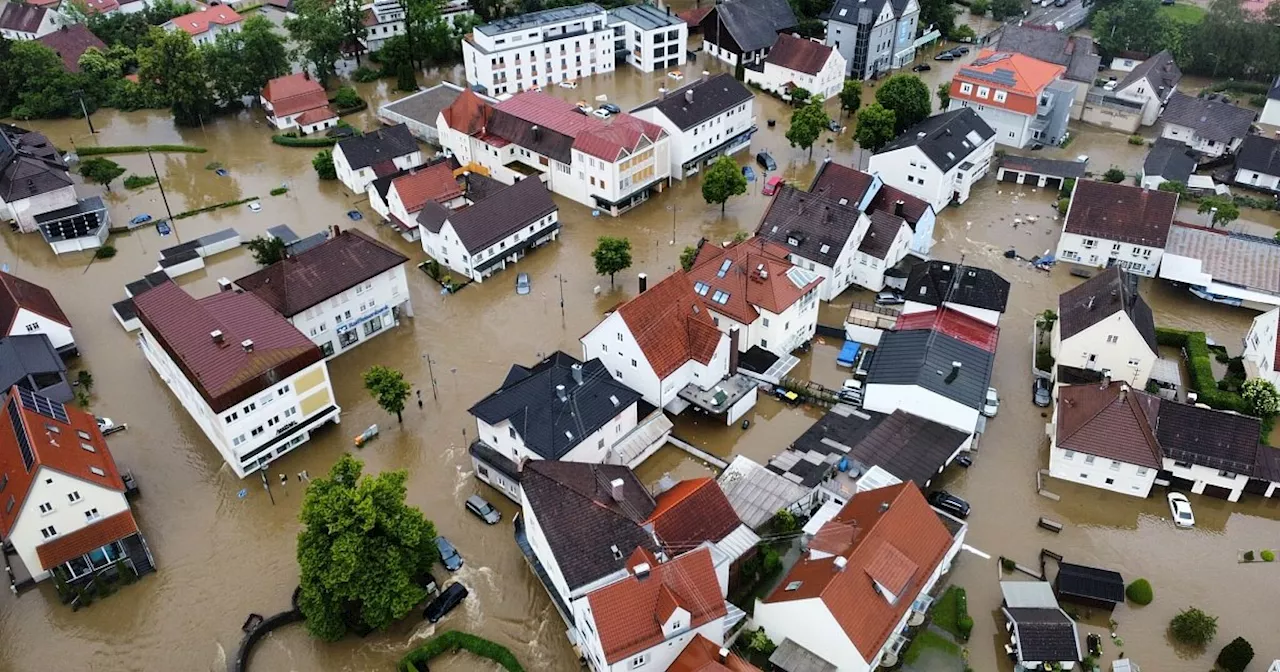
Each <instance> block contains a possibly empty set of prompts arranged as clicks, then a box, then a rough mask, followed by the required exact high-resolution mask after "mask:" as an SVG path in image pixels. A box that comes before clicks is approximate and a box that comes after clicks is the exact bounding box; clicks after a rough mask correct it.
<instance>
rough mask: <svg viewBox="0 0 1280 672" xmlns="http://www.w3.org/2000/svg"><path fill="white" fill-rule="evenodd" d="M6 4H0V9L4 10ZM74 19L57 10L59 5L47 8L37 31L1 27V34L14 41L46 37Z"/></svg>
mask: <svg viewBox="0 0 1280 672" xmlns="http://www.w3.org/2000/svg"><path fill="white" fill-rule="evenodd" d="M4 7H5V6H4V5H3V4H0V11H3V10H4ZM71 23H72V21H71V20H70V19H68V18H67V17H65V16H63V15H61V14H59V13H58V11H57V5H53V6H50V7H48V8H46V10H45V12H44V15H43V16H41V17H40V25H38V26H36V30H35V32H27V31H22V30H11V29H9V28H0V36H2V37H4V38H6V39H9V40H14V41H21V40H34V39H36V38H40V37H44V36H45V35H48V34H49V33H52V32H54V31H56V30H58V29H59V28H61V27H62V26H64V25H70V24H71Z"/></svg>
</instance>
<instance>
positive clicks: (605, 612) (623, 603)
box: [587, 548, 727, 664]
mask: <svg viewBox="0 0 1280 672" xmlns="http://www.w3.org/2000/svg"><path fill="white" fill-rule="evenodd" d="M587 600H588V602H589V603H590V605H591V611H592V613H593V615H594V617H595V622H596V632H597V633H598V634H599V635H600V645H601V646H602V647H603V648H604V657H605V660H606V662H608V663H610V664H613V663H616V662H618V661H620V660H625V659H626V658H627V657H629V656H632V655H634V654H637V653H640V652H641V651H645V650H647V649H649V648H651V647H653V646H657V645H658V644H661V643H662V642H663V641H665V640H666V637H665V636H664V635H663V632H662V626H663V625H665V623H666V620H667V619H666V618H663V616H662V613H663V612H664V611H665V612H666V615H667V617H670V615H671V613H672V611H674V609H673V608H672V606H673V605H674V606H676V607H679V608H681V609H684V610H685V611H688V612H689V624H688V627H690V628H698V627H701V626H703V625H706V624H707V623H709V622H711V621H713V620H715V619H717V618H723V617H724V616H725V614H726V613H727V612H726V609H725V606H724V598H722V597H721V596H720V580H719V579H717V578H716V569H715V565H714V564H712V562H711V551H709V550H707V549H705V548H702V549H698V550H696V551H692V552H690V553H685V554H684V555H682V556H680V557H678V558H675V559H674V560H671V561H668V562H666V563H664V564H661V565H655V566H653V567H651V568H650V570H649V574H648V576H645V577H644V578H639V577H636V576H635V575H634V574H633V575H632V576H629V577H627V578H626V579H623V580H621V581H617V582H615V583H611V584H609V585H607V586H605V587H603V588H599V589H597V590H594V591H592V592H591V593H588V594H587Z"/></svg>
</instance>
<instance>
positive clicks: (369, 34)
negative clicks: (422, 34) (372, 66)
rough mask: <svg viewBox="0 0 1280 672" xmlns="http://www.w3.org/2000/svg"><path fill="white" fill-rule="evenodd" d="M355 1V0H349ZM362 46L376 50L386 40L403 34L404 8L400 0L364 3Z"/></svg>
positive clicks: (369, 49) (376, 0)
mask: <svg viewBox="0 0 1280 672" xmlns="http://www.w3.org/2000/svg"><path fill="white" fill-rule="evenodd" d="M350 1H351V2H355V1H356V0H350ZM363 9H364V39H363V40H362V41H363V42H364V48H365V50H367V51H377V50H379V49H381V48H382V45H384V44H386V42H387V40H389V39H391V38H393V37H395V36H397V35H404V34H405V22H404V20H405V8H404V5H403V4H402V3H401V2H400V0H375V1H374V2H371V3H369V4H367V5H364V7H363Z"/></svg>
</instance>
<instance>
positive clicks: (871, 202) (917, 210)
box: [809, 159, 937, 289]
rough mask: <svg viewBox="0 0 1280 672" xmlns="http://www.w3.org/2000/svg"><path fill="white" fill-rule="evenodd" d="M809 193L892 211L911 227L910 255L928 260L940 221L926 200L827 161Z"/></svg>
mask: <svg viewBox="0 0 1280 672" xmlns="http://www.w3.org/2000/svg"><path fill="white" fill-rule="evenodd" d="M809 191H810V192H812V193H815V194H821V195H825V196H827V197H829V198H835V199H837V200H839V199H841V198H843V199H845V200H846V201H847V202H850V203H858V204H860V205H861V206H862V209H863V210H864V211H866V212H874V211H876V210H885V211H889V212H892V213H893V214H894V216H896V217H901V218H902V219H903V220H904V221H906V223H907V226H909V227H911V240H910V241H909V242H908V243H907V251H908V253H911V254H915V255H916V256H919V257H927V256H928V255H929V250H932V249H933V225H934V222H935V221H936V218H937V213H936V211H935V210H934V208H933V206H932V205H929V203H928V202H927V201H925V200H923V199H920V198H917V197H915V196H912V195H911V194H909V193H907V192H905V191H902V190H901V189H898V188H896V187H892V186H890V185H888V184H885V182H884V180H882V179H881V178H880V176H879V175H871V174H868V173H864V172H862V171H860V170H858V169H856V168H851V167H849V166H842V165H840V164H838V163H835V162H834V161H831V160H830V159H827V160H824V161H823V162H822V165H820V166H818V173H817V175H815V176H814V178H813V184H811V185H810V186H809ZM868 197H869V198H868ZM872 287H873V285H869V286H868V288H869V289H870V288H872Z"/></svg>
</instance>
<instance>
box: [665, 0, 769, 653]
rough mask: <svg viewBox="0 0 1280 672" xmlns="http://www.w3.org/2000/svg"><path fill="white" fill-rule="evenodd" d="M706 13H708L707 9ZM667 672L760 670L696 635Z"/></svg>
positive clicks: (700, 635) (708, 9)
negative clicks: (726, 653) (725, 654)
mask: <svg viewBox="0 0 1280 672" xmlns="http://www.w3.org/2000/svg"><path fill="white" fill-rule="evenodd" d="M706 11H710V8H707V10H706ZM667 672H760V668H758V667H756V666H755V665H752V664H751V663H748V662H747V661H745V660H743V659H741V658H739V657H738V656H737V654H733V653H730V654H729V655H727V656H725V658H724V660H721V659H720V645H719V644H716V643H715V642H713V641H711V640H709V639H707V638H706V637H704V636H702V634H697V635H694V636H693V639H691V640H689V643H688V644H686V645H685V647H684V651H681V652H680V655H679V656H676V659H675V660H673V661H671V666H670V667H668V668H667Z"/></svg>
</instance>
